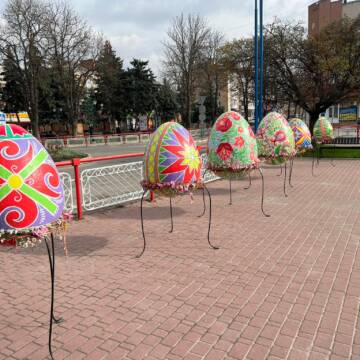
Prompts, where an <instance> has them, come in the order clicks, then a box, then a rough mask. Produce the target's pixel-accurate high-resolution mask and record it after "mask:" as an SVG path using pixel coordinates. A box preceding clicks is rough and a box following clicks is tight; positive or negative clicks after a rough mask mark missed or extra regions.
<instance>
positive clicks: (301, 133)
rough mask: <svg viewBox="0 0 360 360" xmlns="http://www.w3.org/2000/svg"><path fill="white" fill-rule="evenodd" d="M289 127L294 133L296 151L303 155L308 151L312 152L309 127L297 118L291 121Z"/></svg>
mask: <svg viewBox="0 0 360 360" xmlns="http://www.w3.org/2000/svg"><path fill="white" fill-rule="evenodd" d="M289 125H290V127H291V129H292V131H293V133H294V139H295V148H296V151H297V152H298V153H303V152H305V151H306V150H311V149H312V144H311V133H310V130H309V128H308V127H307V125H306V124H305V123H304V122H303V121H302V120H300V119H297V118H293V119H291V120H289Z"/></svg>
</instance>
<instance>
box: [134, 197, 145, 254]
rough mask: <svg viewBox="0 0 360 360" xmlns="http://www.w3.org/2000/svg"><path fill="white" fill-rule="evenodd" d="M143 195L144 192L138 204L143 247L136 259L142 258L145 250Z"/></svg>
mask: <svg viewBox="0 0 360 360" xmlns="http://www.w3.org/2000/svg"><path fill="white" fill-rule="evenodd" d="M145 194H146V191H144V192H143V194H142V197H141V202H140V218H141V231H142V236H143V240H144V246H143V249H142V251H141V253H140V254H138V255H136V258H137V259H138V258H140V257H141V256H142V254H143V253H144V251H145V248H146V239H145V232H144V217H143V203H144V197H145Z"/></svg>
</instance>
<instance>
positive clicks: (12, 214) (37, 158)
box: [0, 124, 64, 232]
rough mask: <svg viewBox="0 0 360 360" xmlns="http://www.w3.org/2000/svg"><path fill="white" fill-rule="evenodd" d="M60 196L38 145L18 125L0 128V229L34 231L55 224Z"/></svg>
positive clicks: (52, 170)
mask: <svg viewBox="0 0 360 360" xmlns="http://www.w3.org/2000/svg"><path fill="white" fill-rule="evenodd" d="M63 206H64V194H63V189H62V184H61V181H60V178H59V174H58V172H57V169H56V166H55V164H54V162H53V161H52V159H51V157H50V155H49V154H48V152H47V151H46V149H45V148H44V147H43V146H42V145H41V144H40V142H39V141H38V140H37V139H36V138H35V137H34V136H32V135H31V134H30V133H28V132H27V131H26V130H25V129H23V128H22V127H20V126H18V125H14V124H11V125H10V124H7V125H0V229H1V230H3V231H5V232H6V231H9V230H21V229H28V228H36V227H40V226H43V225H47V224H50V223H52V222H53V221H55V220H57V219H58V218H59V217H60V216H61V214H62V210H63Z"/></svg>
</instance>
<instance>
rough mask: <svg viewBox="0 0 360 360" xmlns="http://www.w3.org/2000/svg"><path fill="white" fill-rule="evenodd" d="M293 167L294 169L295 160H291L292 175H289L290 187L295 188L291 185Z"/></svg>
mask: <svg viewBox="0 0 360 360" xmlns="http://www.w3.org/2000/svg"><path fill="white" fill-rule="evenodd" d="M293 167H294V158H291V159H290V175H289V185H290V187H292V188H293V187H294V186H293V185H292V183H291V179H292V172H293Z"/></svg>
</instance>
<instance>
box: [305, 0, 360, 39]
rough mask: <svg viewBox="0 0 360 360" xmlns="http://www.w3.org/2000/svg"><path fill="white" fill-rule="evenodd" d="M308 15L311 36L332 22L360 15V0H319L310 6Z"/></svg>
mask: <svg viewBox="0 0 360 360" xmlns="http://www.w3.org/2000/svg"><path fill="white" fill-rule="evenodd" d="M308 15H309V16H308V33H309V36H316V35H318V34H319V33H320V31H321V29H322V28H324V27H325V26H327V25H329V24H331V23H332V22H335V21H339V20H340V19H342V18H344V17H349V18H352V19H353V18H356V17H357V16H358V15H360V0H353V1H350V0H335V1H334V0H319V1H316V2H314V3H313V4H311V5H310V6H309V7H308Z"/></svg>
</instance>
